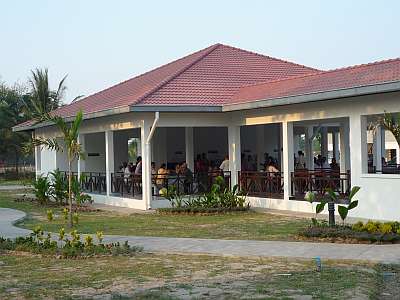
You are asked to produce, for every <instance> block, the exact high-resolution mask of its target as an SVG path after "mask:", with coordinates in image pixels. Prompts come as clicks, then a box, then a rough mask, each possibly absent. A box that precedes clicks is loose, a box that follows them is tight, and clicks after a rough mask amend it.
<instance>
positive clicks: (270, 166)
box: [266, 161, 279, 176]
mask: <svg viewBox="0 0 400 300" xmlns="http://www.w3.org/2000/svg"><path fill="white" fill-rule="evenodd" d="M266 171H267V172H268V173H270V175H271V176H275V175H276V174H275V173H279V170H278V169H277V168H276V167H275V166H274V164H273V162H272V161H270V162H269V164H268V167H267V170H266Z"/></svg>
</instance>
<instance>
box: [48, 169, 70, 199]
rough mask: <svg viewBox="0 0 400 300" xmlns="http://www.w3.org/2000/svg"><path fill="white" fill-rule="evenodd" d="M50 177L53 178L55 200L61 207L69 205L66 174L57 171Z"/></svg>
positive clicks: (52, 185)
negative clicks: (65, 204)
mask: <svg viewBox="0 0 400 300" xmlns="http://www.w3.org/2000/svg"><path fill="white" fill-rule="evenodd" d="M50 175H51V177H52V178H51V179H52V182H51V187H52V196H53V198H54V200H55V201H56V202H57V203H58V204H60V205H62V204H64V203H67V199H68V184H67V181H66V180H65V177H64V173H63V172H61V171H60V170H59V169H56V170H54V171H53V172H51V173H50Z"/></svg>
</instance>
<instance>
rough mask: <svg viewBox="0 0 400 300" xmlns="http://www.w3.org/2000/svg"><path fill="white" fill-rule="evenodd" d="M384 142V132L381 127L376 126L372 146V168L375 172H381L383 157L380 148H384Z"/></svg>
mask: <svg viewBox="0 0 400 300" xmlns="http://www.w3.org/2000/svg"><path fill="white" fill-rule="evenodd" d="M384 140H385V132H384V131H383V130H382V127H381V126H378V127H377V128H376V130H375V134H374V146H373V151H374V152H373V153H374V154H373V155H374V163H373V164H374V166H375V168H376V170H377V171H382V157H383V156H384V155H383V153H382V148H383V147H384V146H383V145H384V144H382V142H383V143H384Z"/></svg>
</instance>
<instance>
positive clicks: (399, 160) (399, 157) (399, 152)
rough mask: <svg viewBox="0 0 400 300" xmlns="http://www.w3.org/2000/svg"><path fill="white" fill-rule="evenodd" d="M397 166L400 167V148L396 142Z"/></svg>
mask: <svg viewBox="0 0 400 300" xmlns="http://www.w3.org/2000/svg"><path fill="white" fill-rule="evenodd" d="M396 164H398V165H400V147H399V144H397V142H396Z"/></svg>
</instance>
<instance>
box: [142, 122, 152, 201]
mask: <svg viewBox="0 0 400 300" xmlns="http://www.w3.org/2000/svg"><path fill="white" fill-rule="evenodd" d="M151 125H152V124H150V122H149V121H147V120H143V122H142V126H141V130H140V140H141V143H142V200H143V201H144V206H145V209H149V208H150V207H151V200H152V198H153V197H152V192H151V185H152V183H151V142H150V143H147V142H146V141H147V138H148V136H149V133H150V127H151Z"/></svg>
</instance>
